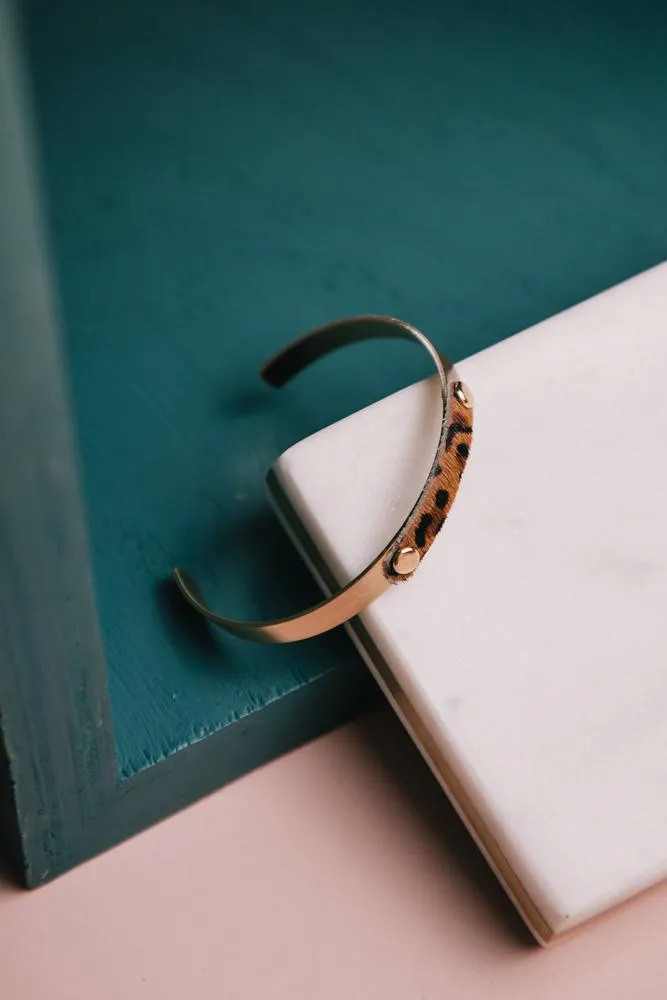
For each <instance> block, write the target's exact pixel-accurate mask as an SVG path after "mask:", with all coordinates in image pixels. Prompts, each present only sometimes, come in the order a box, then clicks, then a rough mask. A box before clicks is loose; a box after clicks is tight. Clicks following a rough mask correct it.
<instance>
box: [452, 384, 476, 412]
mask: <svg viewBox="0 0 667 1000" xmlns="http://www.w3.org/2000/svg"><path fill="white" fill-rule="evenodd" d="M452 393H453V394H454V396H455V397H456V399H458V401H459V403H460V404H461V406H465V408H466V410H472V408H473V404H474V402H475V400H474V397H473V394H472V392H471V391H470V389H469V388H468V386H467V385H466V384H465V382H455V383H454V385H453V386H452Z"/></svg>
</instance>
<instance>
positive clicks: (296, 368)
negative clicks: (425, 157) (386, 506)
mask: <svg viewBox="0 0 667 1000" xmlns="http://www.w3.org/2000/svg"><path fill="white" fill-rule="evenodd" d="M382 338H391V339H401V340H412V341H416V342H417V343H418V344H420V345H421V346H422V347H423V348H424V349H425V350H426V351H427V353H428V354H429V356H430V357H431V360H432V361H433V363H434V365H435V368H436V371H437V374H438V377H439V379H440V393H441V400H442V420H441V430H440V439H439V442H438V451H437V452H436V459H437V458H438V456H439V455H440V454H441V451H442V450H443V449H444V447H445V444H446V442H447V440H448V438H447V434H448V430H449V425H448V418H449V414H450V409H451V395H450V394H451V392H452V388H451V380H452V379H454V380H456V372H455V370H454V368H453V366H452V365H451V364H450V363H449V362H448V361H447V360H446V359H445V358H444V357H443V356H442V355H441V354H440V352H439V351H438V350H437V348H436V347H434V346H433V344H432V343H431V342H430V340H428V339H427V338H426V337H425V336H424V334H423V333H421V332H420V331H419V330H417V329H416V328H415V327H413V326H411V325H410V324H409V323H404V322H403V321H402V320H399V319H394V318H393V317H391V316H356V317H353V318H351V319H343V320H339V321H337V322H335V323H330V324H328V325H326V326H322V327H319V328H318V329H317V330H313V331H312V332H311V333H308V334H306V335H305V336H304V337H301V338H300V339H299V340H295V341H294V342H293V343H291V344H289V345H288V346H287V347H286V348H284V349H283V350H282V351H280V352H279V353H278V354H276V355H275V356H274V357H273V358H271V360H270V361H268V362H267V364H266V365H265V366H264V368H263V369H262V373H261V374H262V378H263V379H264V380H265V382H267V383H268V384H269V385H271V386H274V387H276V388H279V387H281V386H283V385H284V384H285V383H286V382H288V381H289V380H290V379H291V378H292V377H293V376H294V375H297V374H298V373H299V372H300V371H302V370H303V369H304V368H305V367H307V366H308V365H310V364H311V363H312V362H313V361H316V360H318V359H319V358H321V357H324V356H325V355H326V354H329V353H330V352H331V351H334V350H337V349H338V348H340V347H344V346H346V345H347V344H353V343H356V342H357V341H363V340H374V339H382ZM455 385H456V386H460V387H461V390H460V391H461V392H462V393H463V399H466V400H467V399H468V398H469V395H468V394H469V390H467V389H466V390H465V392H464V391H463V383H460V382H458V381H456V382H455ZM458 398H461V397H458ZM463 399H461V401H463ZM464 405H467V404H464ZM436 467H437V461H434V469H433V471H432V473H431V476H434V475H436V471H435V470H436ZM431 482H432V479H431V477H429V480H428V481H427V484H426V486H425V487H424V490H423V491H422V494H421V495H420V497H419V498H418V500H417V501H416V503H415V505H414V506H413V508H412V510H411V511H410V513H409V514H408V516H407V517H406V519H405V520H404V522H403V524H402V525H401V526H400V528H399V530H398V531H397V532H396V534H395V535H394V537H393V538H392V539H391V540H390V541H389V542H388V544H387V545H386V546H385V548H384V549H383V550H382V552H380V553H379V555H378V556H377V558H376V559H374V560H373V562H372V563H370V564H369V565H368V566H367V567H366V569H364V570H363V572H361V573H360V574H359V576H357V577H356V579H354V580H352V582H351V583H349V584H348V585H347V586H346V587H343V588H342V589H341V590H340V591H338V592H337V593H335V594H333V595H332V596H331V597H329V598H328V599H327V600H324V601H322V602H321V603H320V604H317V605H315V607H312V608H309V609H308V610H307V611H303V612H301V613H300V614H295V615H292V616H290V617H288V618H280V619H276V620H275V621H268V622H243V621H235V620H233V619H230V618H225V617H223V616H222V615H219V614H216V613H215V612H214V611H212V610H211V609H210V608H209V607H208V605H207V604H206V603H205V601H204V599H203V597H202V595H201V592H200V590H199V587H198V586H197V584H196V582H195V581H194V580H193V579H192V578H191V577H190V576H188V574H187V573H185V572H184V571H183V570H181V569H175V570H174V572H173V576H174V580H175V581H176V583H177V585H178V587H179V589H180V590H181V592H182V594H183V596H184V597H185V598H186V599H187V600H188V601H189V602H190V604H191V605H192V607H193V608H195V610H196V611H198V612H199V613H200V614H202V615H204V617H205V618H208V620H209V621H210V622H212V623H213V624H214V625H217V626H219V627H220V628H222V629H225V630H226V631H227V632H231V633H232V634H234V635H237V636H240V637H242V638H244V639H250V640H252V641H253V642H263V643H273V642H297V641H299V640H301V639H308V638H310V637H312V636H315V635H319V634H320V633H322V632H327V631H328V630H329V629H332V628H335V627H336V626H337V625H342V624H343V623H344V622H347V621H349V620H350V619H351V618H354V617H355V616H356V615H358V614H359V613H360V612H361V611H363V610H364V608H366V607H368V605H369V604H371V603H372V602H373V601H374V600H376V598H378V597H379V596H380V595H381V594H382V593H384V591H385V590H387V589H388V588H389V587H390V586H391V585H392V582H393V583H396V582H397V576H410V575H411V574H412V573H414V571H415V570H416V569H417V567H418V565H419V562H420V554H419V552H417V551H416V550H415V549H414V548H413V547H412V546H407V545H405V544H404V545H403V546H401V539H402V538H404V537H405V535H406V532H407V531H408V530H412V531H413V532H414V531H415V530H416V529H417V527H418V525H419V524H420V523H421V521H422V520H423V518H424V517H425V516H426V515H425V514H424V510H423V503H424V502H425V500H424V497H425V495H426V493H427V490H428V487H429V484H430V483H431ZM428 517H429V518H430V515H428ZM429 523H430V521H429Z"/></svg>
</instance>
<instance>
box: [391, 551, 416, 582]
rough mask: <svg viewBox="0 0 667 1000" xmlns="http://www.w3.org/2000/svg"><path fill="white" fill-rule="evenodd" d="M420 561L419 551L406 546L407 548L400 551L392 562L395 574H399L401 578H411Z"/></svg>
mask: <svg viewBox="0 0 667 1000" xmlns="http://www.w3.org/2000/svg"><path fill="white" fill-rule="evenodd" d="M419 559H420V556H419V553H418V552H417V549H413V548H412V546H410V545H406V546H405V548H402V549H399V550H398V552H397V553H396V555H395V556H394V558H393V559H392V561H391V565H392V567H393V569H394V572H395V573H398V575H399V576H410V574H411V573H414V571H415V570H416V569H417V566H419Z"/></svg>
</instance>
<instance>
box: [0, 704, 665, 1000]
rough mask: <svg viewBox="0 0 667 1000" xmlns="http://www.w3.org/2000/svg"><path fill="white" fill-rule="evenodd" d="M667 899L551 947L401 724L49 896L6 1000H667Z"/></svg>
mask: <svg viewBox="0 0 667 1000" xmlns="http://www.w3.org/2000/svg"><path fill="white" fill-rule="evenodd" d="M665 941H667V886H662V887H660V888H658V889H656V890H653V891H652V892H650V893H648V894H646V895H644V896H643V897H641V898H639V899H637V900H635V901H633V902H632V903H630V904H627V905H626V906H625V907H623V908H621V909H620V910H617V911H616V912H614V913H612V914H609V915H608V916H606V917H604V918H603V919H602V920H599V921H598V922H597V923H595V924H593V925H591V926H589V927H585V928H582V929H580V930H579V931H577V932H576V933H575V934H574V935H573V936H572V937H570V938H569V939H568V940H566V941H564V942H562V943H560V944H558V945H556V946H555V947H554V948H552V949H551V950H548V951H543V950H541V949H539V948H538V947H537V946H535V945H533V944H532V943H531V941H530V939H529V937H528V936H527V934H526V932H525V931H524V930H523V928H522V925H521V924H520V922H519V921H518V918H516V917H515V915H514V913H513V911H512V910H511V908H510V906H509V904H508V903H507V902H506V901H505V898H504V896H503V894H502V892H501V891H500V889H499V888H498V886H497V885H496V883H495V881H494V879H493V877H492V876H491V875H490V873H489V872H488V871H487V869H486V866H485V864H484V863H483V862H482V860H481V859H480V858H479V857H478V855H477V853H476V851H475V849H474V848H473V847H472V845H471V843H470V841H469V839H468V837H467V834H466V833H465V831H463V830H462V829H461V827H460V824H459V822H458V820H457V819H456V817H455V816H454V814H453V812H452V810H451V808H450V807H449V805H448V804H447V803H446V801H445V800H444V797H443V795H442V793H441V792H440V790H439V789H438V787H437V786H436V785H435V782H434V781H433V780H432V778H431V777H430V775H429V774H428V773H427V771H426V768H425V766H424V765H423V764H422V762H421V760H420V759H419V757H418V755H417V754H416V752H415V751H414V750H413V748H412V746H411V745H410V743H409V741H408V739H407V737H406V736H405V735H404V733H403V732H402V730H401V728H400V726H399V724H398V723H397V722H396V720H395V719H394V718H393V717H392V716H391V714H390V712H389V710H388V709H385V710H382V711H380V712H377V713H375V714H373V715H372V716H369V717H366V718H364V719H362V720H360V721H358V722H357V723H354V724H352V725H350V726H347V727H346V728H344V729H342V730H340V731H338V732H336V733H333V734H332V735H330V736H326V737H324V738H322V739H320V740H318V741H316V742H315V743H313V744H311V745H309V746H307V747H304V748H302V749H301V750H298V751H297V752H295V753H293V754H291V755H290V756H288V757H286V758H283V759H282V760H280V761H277V762H276V763H274V764H271V765H269V766H267V767H265V768H263V769H262V770H260V771H258V772H255V773H254V774H252V775H250V776H249V777H247V778H245V779H243V780H242V781H239V782H237V783H236V784H234V785H232V786H230V787H228V788H226V789H223V790H222V791H220V792H218V793H216V794H215V795H213V796H211V797H210V798H208V799H207V800H205V801H204V802H200V803H199V804H197V805H195V806H193V807H192V808H190V809H188V810H186V811H185V812H183V813H181V814H180V815H178V816H175V817H173V818H172V819H170V820H168V821H167V822H165V823H163V824H161V825H160V826H158V827H155V828H154V829H152V830H149V831H148V832H146V833H144V834H142V835H140V836H138V837H136V838H135V839H134V840H132V841H130V842H128V843H126V844H124V845H122V846H121V847H119V848H117V849H116V850H114V851H111V852H110V853H108V854H106V855H104V856H102V857H101V858H97V859H95V860H94V861H92V862H89V863H88V864H86V865H84V866H83V867H81V868H79V869H77V870H76V871H74V872H72V873H70V874H69V875H66V876H64V877H63V878H61V879H59V880H58V881H56V882H54V883H52V884H51V885H48V886H46V887H44V888H42V889H39V890H37V891H35V892H32V893H28V892H24V891H21V890H17V889H15V888H13V887H11V886H10V885H9V883H8V882H6V881H2V880H1V879H0V997H2V1000H27V998H30V1000H33V998H35V1000H47V998H48V1000H111V998H113V1000H121V998H122V1000H134V998H135V997H136V998H147V997H148V998H153V997H155V998H158V997H159V998H161V1000H172V998H173V1000H176V998H178V1000H183V998H184V997H196V998H197V1000H207V998H209V997H210V998H213V997H215V998H216V1000H220V998H222V1000H278V998H280V1000H283V998H285V1000H287V998H289V1000H300V998H302V997H303V998H304V1000H334V998H335V1000H356V998H360V1000H362V998H363V1000H375V998H378V1000H380V998H381V1000H394V998H396V1000H398V998H400V1000H412V998H414V1000H431V998H437V1000H441V998H447V997H455V998H456V1000H466V998H468V997H471V998H475V1000H483V998H485V997H493V998H494V1000H502V998H505V997H508V998H509V997H512V998H513V1000H519V998H528V997H530V998H531V1000H533V998H540V1000H551V998H554V1000H555V998H559V1000H562V998H568V1000H571V998H575V1000H576V998H582V1000H584V998H585V1000H595V998H598V997H600V998H603V997H604V998H605V1000H614V998H623V1000H642V998H649V997H650V998H654V997H655V998H658V997H660V998H664V997H665V995H666V994H667V948H666V947H665Z"/></svg>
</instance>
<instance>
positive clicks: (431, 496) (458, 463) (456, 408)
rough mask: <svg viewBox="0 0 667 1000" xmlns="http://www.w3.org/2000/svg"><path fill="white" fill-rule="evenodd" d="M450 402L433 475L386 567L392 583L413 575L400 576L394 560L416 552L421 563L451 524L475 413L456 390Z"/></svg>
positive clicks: (470, 442) (432, 471)
mask: <svg viewBox="0 0 667 1000" xmlns="http://www.w3.org/2000/svg"><path fill="white" fill-rule="evenodd" d="M448 400H449V403H448V408H447V409H448V413H447V417H446V421H445V423H444V424H443V430H442V434H441V437H440V446H439V448H438V454H437V456H436V459H435V462H434V464H433V468H432V470H431V474H430V476H429V478H428V481H427V483H426V485H425V487H424V490H423V492H422V495H421V496H420V498H419V500H418V502H417V504H416V506H415V508H414V510H413V513H412V515H411V517H410V520H409V523H408V525H407V527H406V529H405V531H404V532H403V533H402V534H401V535H400V537H399V538H398V539H397V541H396V543H395V545H393V546H392V549H391V552H390V553H389V555H388V557H387V559H386V560H385V563H384V574H385V576H386V577H387V579H388V580H389V581H390V582H391V583H402V582H403V581H405V580H409V579H410V578H411V577H412V575H413V574H412V573H410V574H407V575H400V574H398V573H397V572H396V571H395V570H394V568H393V565H392V560H393V558H394V556H395V554H396V553H397V552H398V551H399V550H400V549H402V548H406V547H410V548H413V549H416V550H417V552H418V553H419V556H420V562H421V560H422V559H423V558H424V556H425V555H426V553H427V552H428V550H429V549H430V547H431V545H432V544H433V542H434V541H435V539H436V537H437V535H438V532H439V531H440V530H441V528H442V526H443V525H444V523H445V521H446V520H447V515H448V514H449V511H450V510H451V507H452V504H453V503H454V499H455V497H456V493H457V490H458V488H459V484H460V482H461V477H462V476H463V471H464V469H465V466H466V462H467V461H468V455H469V453H470V447H471V444H472V418H473V411H472V408H468V407H467V406H464V404H463V403H462V402H461V401H460V400H459V399H457V397H456V396H455V394H454V386H450V387H449V396H448ZM415 572H416V570H415Z"/></svg>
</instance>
